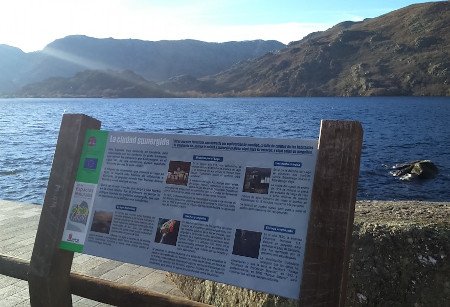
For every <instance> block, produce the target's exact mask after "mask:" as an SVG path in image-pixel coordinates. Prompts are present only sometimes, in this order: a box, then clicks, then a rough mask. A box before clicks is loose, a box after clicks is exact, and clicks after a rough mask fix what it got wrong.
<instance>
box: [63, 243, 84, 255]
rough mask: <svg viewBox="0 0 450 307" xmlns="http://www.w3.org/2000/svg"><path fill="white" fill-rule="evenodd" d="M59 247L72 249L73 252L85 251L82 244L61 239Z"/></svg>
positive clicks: (67, 249)
mask: <svg viewBox="0 0 450 307" xmlns="http://www.w3.org/2000/svg"><path fill="white" fill-rule="evenodd" d="M59 248H60V249H64V250H66V251H71V252H77V253H82V252H83V245H82V244H75V243H71V242H65V241H61V242H60V243H59Z"/></svg>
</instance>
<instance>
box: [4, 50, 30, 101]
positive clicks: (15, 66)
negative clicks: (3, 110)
mask: <svg viewBox="0 0 450 307" xmlns="http://www.w3.org/2000/svg"><path fill="white" fill-rule="evenodd" d="M27 63H28V56H27V54H26V53H24V52H23V51H22V50H20V49H19V48H15V47H11V46H8V45H1V44H0V93H1V92H8V91H11V90H13V89H14V88H15V87H16V86H15V82H17V80H16V79H17V76H18V75H20V74H21V73H22V71H23V70H24V69H25V67H26V66H27Z"/></svg>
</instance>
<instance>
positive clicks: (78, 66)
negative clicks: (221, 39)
mask: <svg viewBox="0 0 450 307" xmlns="http://www.w3.org/2000/svg"><path fill="white" fill-rule="evenodd" d="M284 47H285V45H284V44H282V43H280V42H277V41H263V40H255V41H242V42H225V43H207V42H202V41H196V40H177V41H142V40H136V39H127V40H125V39H113V38H107V39H97V38H92V37H87V36H81V35H75V36H68V37H65V38H62V39H58V40H56V41H54V42H52V43H50V44H49V45H47V46H46V47H45V48H44V49H43V50H42V51H38V52H32V53H24V52H22V51H21V50H20V49H17V48H14V47H10V46H6V45H0V94H1V93H5V92H8V91H9V92H11V91H13V90H17V89H18V88H20V87H22V86H24V85H27V84H30V83H35V82H41V81H43V80H46V79H47V78H53V77H72V76H74V75H75V74H76V73H78V72H80V71H84V70H86V69H88V70H116V71H120V70H132V71H134V72H135V73H136V74H139V75H141V76H142V77H144V78H146V79H148V80H152V81H162V80H166V79H168V78H170V77H174V76H177V75H183V74H188V75H192V76H194V77H203V76H207V75H211V74H216V73H218V72H220V71H222V70H225V69H228V68H229V67H231V66H232V65H233V64H235V63H237V62H239V61H243V60H248V59H250V58H256V57H259V56H262V55H264V54H266V53H267V52H270V51H274V50H279V49H281V48H284Z"/></svg>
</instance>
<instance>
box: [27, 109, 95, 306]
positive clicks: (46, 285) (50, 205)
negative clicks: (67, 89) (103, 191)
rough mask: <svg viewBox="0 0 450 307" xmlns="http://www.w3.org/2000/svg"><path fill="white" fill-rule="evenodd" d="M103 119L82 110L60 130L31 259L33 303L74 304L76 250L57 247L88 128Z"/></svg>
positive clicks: (65, 122)
mask: <svg viewBox="0 0 450 307" xmlns="http://www.w3.org/2000/svg"><path fill="white" fill-rule="evenodd" d="M100 125H101V123H100V121H98V120H96V119H94V118H91V117H88V116H86V115H82V114H65V115H64V116H63V119H62V123H61V128H60V130H59V136H58V143H57V145H56V150H55V156H54V158H53V164H52V170H51V173H50V179H49V182H48V186H47V192H46V194H45V199H44V205H43V208H42V212H41V217H40V220H39V227H38V230H37V234H36V240H35V243H34V248H33V254H32V256H31V262H30V272H29V281H28V283H29V289H30V303H31V306H33V307H34V306H72V297H71V292H70V280H69V275H70V269H71V266H72V260H73V252H68V251H63V250H60V249H59V248H58V244H59V242H60V241H61V236H62V233H63V231H64V225H65V221H66V216H67V212H68V210H69V205H70V199H71V196H72V190H73V185H74V183H75V176H76V172H77V168H78V163H79V161H80V155H81V150H82V147H83V141H84V137H85V134H86V130H87V129H100Z"/></svg>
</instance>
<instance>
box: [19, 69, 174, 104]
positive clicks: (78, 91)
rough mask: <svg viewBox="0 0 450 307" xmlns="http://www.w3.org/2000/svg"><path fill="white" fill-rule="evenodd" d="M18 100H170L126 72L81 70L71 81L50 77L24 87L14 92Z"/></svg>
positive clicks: (130, 72)
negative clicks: (30, 98) (29, 98)
mask: <svg viewBox="0 0 450 307" xmlns="http://www.w3.org/2000/svg"><path fill="white" fill-rule="evenodd" d="M16 95H17V96H19V97H52V98H58V97H64V98H66V97H70V98H83V97H108V98H119V97H120V98H125V97H127V98H140V97H172V95H171V94H169V93H167V92H165V91H164V90H162V89H161V88H160V87H159V86H158V85H157V84H156V83H154V82H151V81H148V80H146V79H144V78H142V77H141V76H139V75H136V74H135V73H134V72H132V71H130V70H126V71H120V72H118V71H112V70H104V71H98V70H85V71H83V72H79V73H77V74H76V75H75V76H73V77H71V78H63V77H53V78H49V79H47V80H45V81H42V82H37V83H33V84H30V85H27V86H24V87H23V88H22V89H21V90H20V91H18V92H17V93H16Z"/></svg>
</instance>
